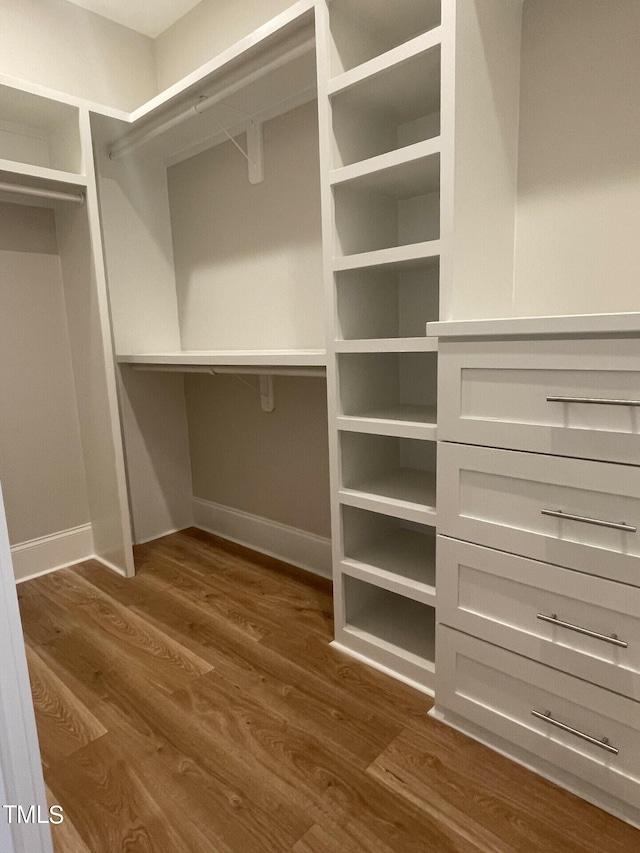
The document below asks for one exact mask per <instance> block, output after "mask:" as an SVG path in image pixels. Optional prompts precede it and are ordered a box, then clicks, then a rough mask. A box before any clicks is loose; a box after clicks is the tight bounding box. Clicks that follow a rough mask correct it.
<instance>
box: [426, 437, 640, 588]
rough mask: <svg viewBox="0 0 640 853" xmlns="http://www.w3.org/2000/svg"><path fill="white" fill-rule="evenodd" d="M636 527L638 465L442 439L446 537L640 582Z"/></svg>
mask: <svg viewBox="0 0 640 853" xmlns="http://www.w3.org/2000/svg"><path fill="white" fill-rule="evenodd" d="M549 513H550V514H549ZM569 516H572V517H571V518H569ZM610 525H617V526H619V527H621V528H622V529H618V527H611V526H610ZM639 526H640V468H637V467H631V466H628V465H613V464H607V463H604V462H591V461H585V460H582V459H566V458H561V457H554V456H542V455H537V454H533V453H519V452H517V451H513V450H495V449H493V448H486V447H470V446H467V445H462V444H448V443H446V442H439V444H438V529H439V532H440V533H442V534H443V535H445V536H451V537H453V538H455V539H464V540H467V541H470V542H476V543H478V544H481V545H488V546H489V547H492V548H497V549H498V550H501V551H508V552H509V553H512V554H521V555H524V556H528V557H531V558H533V559H536V560H541V561H542V562H545V563H553V564H555V565H559V566H566V567H568V568H573V569H577V570H578V571H582V572H587V573H589V574H594V575H598V576H602V577H607V578H610V579H612V580H618V581H622V582H624V583H629V584H633V585H635V586H640V559H638V557H639V556H640V533H639V532H638V527H639Z"/></svg>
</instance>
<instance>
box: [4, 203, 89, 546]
mask: <svg viewBox="0 0 640 853" xmlns="http://www.w3.org/2000/svg"><path fill="white" fill-rule="evenodd" d="M0 305H1V306H2V310H0V399H1V400H2V409H1V411H2V415H1V428H0V480H2V484H3V488H4V493H5V501H6V512H7V521H8V526H9V532H10V537H11V543H12V544H16V543H20V542H24V541H27V540H30V539H35V538H37V537H40V536H46V535H48V534H52V533H57V532H58V531H61V530H67V529H69V528H73V527H76V526H79V525H82V524H86V523H87V522H88V521H89V509H88V503H87V493H86V487H85V473H84V467H83V457H82V445H81V440H80V428H79V421H78V411H77V406H76V397H75V390H74V377H73V371H72V363H71V351H70V346H69V337H68V332H67V318H66V313H65V301H64V294H63V285H62V274H61V268H60V259H59V257H58V247H57V240H56V231H55V224H54V219H53V211H51V210H48V209H45V208H38V207H26V206H22V205H17V204H7V203H0Z"/></svg>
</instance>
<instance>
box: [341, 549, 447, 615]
mask: <svg viewBox="0 0 640 853" xmlns="http://www.w3.org/2000/svg"><path fill="white" fill-rule="evenodd" d="M417 535H419V534H417ZM400 557H402V558H405V559H406V558H407V555H406V553H405V552H402V551H399V549H398V547H397V545H396V543H395V541H394V540H393V539H392V540H391V541H390V542H389V545H388V546H387V547H386V548H385V547H384V544H383V543H379V544H378V545H377V546H376V548H375V549H371V551H370V552H364V553H363V554H362V559H354V558H352V557H345V558H344V559H343V560H342V561H341V565H342V569H343V571H344V573H345V574H346V575H349V577H352V578H357V579H358V580H361V581H364V582H365V583H369V584H372V585H373V586H378V587H380V588H381V589H386V590H388V591H389V592H395V593H396V594H397V595H403V596H404V597H405V598H410V599H411V600H412V601H419V602H421V603H422V604H428V605H429V606H431V607H435V604H436V587H435V565H433V564H431V565H429V566H425V565H424V564H422V565H418V564H417V563H414V564H412V565H411V566H410V568H408V569H407V567H406V566H402V567H401V571H403V572H404V573H405V575H404V576H403V575H402V574H399V573H398V572H395V571H390V570H389V569H385V568H382V567H380V566H379V565H377V563H376V560H380V559H382V560H385V559H388V560H394V559H395V560H396V562H397V561H398V560H399V559H400ZM407 562H408V560H407ZM424 577H428V578H429V580H430V582H425V581H424V580H423V579H422V578H424Z"/></svg>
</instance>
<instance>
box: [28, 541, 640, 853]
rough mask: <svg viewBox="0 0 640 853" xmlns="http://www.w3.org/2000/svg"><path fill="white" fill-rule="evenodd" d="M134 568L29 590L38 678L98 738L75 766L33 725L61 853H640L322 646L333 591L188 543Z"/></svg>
mask: <svg viewBox="0 0 640 853" xmlns="http://www.w3.org/2000/svg"><path fill="white" fill-rule="evenodd" d="M136 554H137V560H138V574H137V575H136V577H135V578H132V579H130V580H124V579H122V578H120V577H118V576H116V575H114V574H112V573H109V572H108V571H107V570H106V569H104V567H102V566H100V565H99V564H96V563H95V561H87V563H85V564H83V565H81V566H78V567H76V568H74V569H65V570H62V571H60V572H57V573H56V574H55V575H52V576H48V577H43V578H38V579H35V580H33V581H28V582H27V583H26V584H23V585H21V587H22V588H21V592H22V590H23V589H24V594H22V595H21V599H22V606H23V608H24V613H25V637H26V642H27V645H28V646H29V647H30V648H31V652H30V654H33V653H35V655H36V657H37V666H38V668H39V671H40V669H42V671H43V672H46V679H48V680H49V681H50V682H51V681H52V683H53V684H54V685H55V687H56V690H57V691H58V692H60V691H62V692H63V693H65V696H67V694H71V695H72V696H73V702H74V703H75V705H74V707H77V708H80V709H84V710H83V711H82V713H88V714H89V715H90V717H91V719H93V720H95V721H97V722H98V724H99V725H100V726H101V727H103V728H104V729H105V730H106V733H105V734H102V735H101V736H100V737H98V738H97V739H95V740H92V741H90V742H89V743H87V744H86V745H79V746H78V745H77V744H76V743H75V742H73V743H72V748H73V750H74V751H72V752H71V753H70V754H69V755H65V754H61V753H64V752H65V749H64V745H62V746H61V743H62V742H60V743H55V742H54V741H55V740H57V739H58V731H57V729H56V726H54V725H51V724H46V725H45V726H41V733H40V739H41V743H42V744H43V752H44V753H46V754H47V755H48V756H49V762H48V764H47V767H46V769H45V775H46V779H47V782H48V783H49V784H50V785H51V790H52V791H53V792H55V796H56V798H57V799H59V804H60V805H61V806H62V807H63V809H64V810H65V818H66V820H67V821H68V824H67V827H68V828H69V829H70V830H71V828H72V827H73V828H75V830H76V832H75V834H74V833H72V832H71V833H70V834H71V835H72V838H71V840H69V842H68V845H66V846H68V848H69V849H68V851H67V850H66V848H65V850H64V853H87V849H88V850H91V851H92V853H94V851H96V853H101V851H103V850H104V851H107V850H108V851H109V853H112V851H113V853H118V851H125V850H126V851H135V853H137V851H141V853H146V851H154V853H155V851H158V853H169V851H170V853H173V851H174V850H175V851H177V853H181V851H183V850H185V851H186V850H189V851H193V853H201V851H202V853H237V851H242V853H271V851H273V853H280V851H283V853H285V851H295V853H310V852H311V853H329V851H332V852H333V851H336V853H337V851H340V853H411V851H420V853H426V851H434V853H454V851H455V853H471V851H473V853H479V851H483V853H487V851H493V853H496V851H500V853H516V851H518V853H530V851H531V853H533V851H534V850H535V851H536V853H537V851H539V850H544V853H577V851H578V850H580V851H581V853H595V851H598V853H600V851H601V850H607V853H609V851H613V853H622V851H623V850H624V851H625V853H626V851H628V850H632V849H633V850H635V849H640V832H638V831H637V830H635V829H632V828H631V827H629V826H627V825H626V824H622V823H621V822H620V821H617V820H616V819H615V818H612V817H611V816H610V815H607V814H605V813H604V812H601V811H599V810H598V809H595V808H593V807H592V806H590V805H588V804H586V803H584V802H582V801H580V800H577V799H576V798H574V797H572V796H571V795H569V794H567V793H566V792H562V791H560V790H559V789H557V788H555V787H554V786H553V785H550V784H549V783H542V784H541V782H542V780H539V779H537V777H535V776H533V775H532V774H530V773H528V772H527V771H526V770H524V768H520V767H518V766H517V765H514V764H512V763H511V762H508V761H506V760H504V759H500V758H499V757H498V756H496V755H495V754H493V753H491V752H489V751H487V750H486V749H485V748H484V747H481V745H479V744H476V743H475V742H474V741H470V740H468V739H467V738H465V737H464V736H462V735H460V734H458V733H456V732H454V731H453V730H452V729H448V728H447V727H444V726H442V725H441V724H439V723H437V722H436V721H434V720H432V719H430V718H429V717H428V716H427V713H426V712H427V710H428V709H429V707H430V706H431V700H430V699H429V698H428V697H426V696H424V695H423V694H420V693H417V692H415V691H413V690H411V689H410V688H409V687H407V686H405V685H402V684H400V683H398V682H396V681H393V680H392V679H389V678H387V677H386V676H385V675H383V674H382V673H379V672H376V671H374V670H371V669H369V668H368V667H366V666H364V665H363V664H361V663H360V662H359V661H356V660H353V659H352V658H350V657H347V656H345V655H344V654H342V653H340V652H339V651H338V650H336V649H335V648H330V647H329V642H330V640H331V622H330V618H329V617H330V606H331V595H330V585H329V584H327V582H326V581H324V580H323V579H318V578H316V577H313V576H308V575H306V574H305V573H302V572H300V571H299V570H295V569H293V568H292V567H288V566H286V565H285V564H279V563H278V561H276V560H272V559H271V558H264V557H262V556H259V555H258V556H255V558H254V559H252V558H251V555H250V553H249V552H248V551H247V549H242V548H240V547H239V546H233V545H230V544H228V543H226V544H225V543H221V542H220V541H219V540H216V538H215V537H211V536H209V535H208V534H202V533H200V532H198V531H193V530H188V531H185V532H183V533H180V534H172V535H171V536H168V537H164V538H163V539H162V540H159V541H158V542H155V543H149V544H148V545H144V546H138V547H137V548H136ZM307 581H308V583H307ZM159 650H160V651H159ZM172 655H174V656H175V659H173V658H172ZM43 680H44V678H43ZM61 685H62V686H61ZM49 692H51V688H50V689H49ZM49 723H50V721H49ZM63 729H64V726H63ZM64 731H65V737H68V733H67V732H66V729H64ZM56 750H58V751H56ZM496 761H497V762H498V763H496ZM501 762H503V763H501ZM63 825H64V824H62V825H61V826H63ZM52 829H53V831H54V833H55V832H57V831H58V830H59V827H53V828H52ZM55 837H61V836H56V835H54V838H55ZM72 845H75V846H76V847H78V850H77V851H76V850H75V849H74V847H73V846H72ZM57 853H62V851H60V850H58V851H57Z"/></svg>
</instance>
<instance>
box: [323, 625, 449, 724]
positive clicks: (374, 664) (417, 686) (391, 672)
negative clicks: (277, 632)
mask: <svg viewBox="0 0 640 853" xmlns="http://www.w3.org/2000/svg"><path fill="white" fill-rule="evenodd" d="M329 645H330V646H331V648H332V649H337V650H338V651H339V652H342V654H344V655H348V656H349V657H350V658H354V660H359V661H360V662H361V663H364V664H366V665H367V666H369V667H371V668H372V669H377V670H378V672H383V673H384V674H385V675H388V676H389V678H393V679H394V680H395V681H401V682H402V683H403V684H408V685H409V687H413V689H414V690H418V691H419V692H420V693H425V694H426V695H427V696H431V698H433V697H434V695H435V693H434V691H433V688H432V687H427V686H426V685H424V684H421V683H420V682H419V681H416V680H415V679H413V678H409V677H408V676H407V675H402V674H401V673H399V672H398V671H397V670H395V669H391V667H389V666H385V665H384V664H383V663H379V662H378V661H377V660H375V658H370V657H368V656H367V655H363V654H362V653H361V652H356V651H354V650H353V649H350V648H349V647H348V646H345V645H344V644H343V643H341V642H339V641H338V640H332V642H330V643H329ZM427 713H429V712H428V711H425V714H427Z"/></svg>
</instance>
